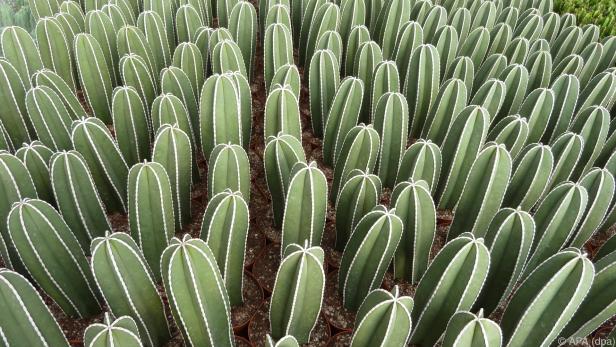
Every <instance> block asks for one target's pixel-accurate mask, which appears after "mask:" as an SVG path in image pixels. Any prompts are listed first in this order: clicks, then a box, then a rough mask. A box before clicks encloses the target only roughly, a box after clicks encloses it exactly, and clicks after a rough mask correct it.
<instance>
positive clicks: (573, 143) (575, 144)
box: [547, 131, 584, 190]
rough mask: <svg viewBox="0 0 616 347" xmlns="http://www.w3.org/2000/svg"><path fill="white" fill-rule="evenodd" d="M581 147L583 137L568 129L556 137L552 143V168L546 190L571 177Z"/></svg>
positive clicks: (580, 152) (578, 158)
mask: <svg viewBox="0 0 616 347" xmlns="http://www.w3.org/2000/svg"><path fill="white" fill-rule="evenodd" d="M583 148H584V139H583V138H582V136H580V135H578V134H575V133H572V132H569V131H568V132H566V133H564V134H562V135H561V136H559V137H558V138H556V140H555V141H554V143H553V144H552V153H553V154H554V170H553V171H552V176H551V177H550V183H549V184H548V186H547V189H548V190H551V189H552V188H553V187H555V186H556V185H558V184H559V183H561V182H564V181H567V180H568V179H569V177H571V174H572V173H573V170H574V169H575V167H576V165H577V163H578V162H579V160H580V158H581V155H582V149H583Z"/></svg>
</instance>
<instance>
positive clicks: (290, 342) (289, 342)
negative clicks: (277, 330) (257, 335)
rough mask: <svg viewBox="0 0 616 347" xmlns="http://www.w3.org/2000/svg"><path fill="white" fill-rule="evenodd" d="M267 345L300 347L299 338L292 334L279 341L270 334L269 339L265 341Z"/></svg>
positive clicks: (269, 346) (268, 346) (271, 346)
mask: <svg viewBox="0 0 616 347" xmlns="http://www.w3.org/2000/svg"><path fill="white" fill-rule="evenodd" d="M265 345H266V346H267V347H299V343H298V342H297V339H296V338H295V337H293V336H292V335H287V336H285V337H283V338H281V339H279V340H278V341H275V340H274V339H272V337H271V336H270V335H269V334H268V335H267V340H266V341H265Z"/></svg>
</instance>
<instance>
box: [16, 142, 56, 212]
mask: <svg viewBox="0 0 616 347" xmlns="http://www.w3.org/2000/svg"><path fill="white" fill-rule="evenodd" d="M53 154H54V152H53V151H52V150H51V149H50V148H49V147H47V146H45V145H44V144H43V143H42V142H40V141H33V142H31V143H27V144H24V145H23V146H22V147H21V148H19V149H18V150H17V151H16V152H15V156H16V157H17V158H19V160H21V161H22V162H23V163H24V165H25V166H26V168H27V169H28V172H29V173H30V177H32V181H33V182H34V187H36V192H37V195H38V197H39V198H40V199H41V200H45V201H47V202H48V203H50V204H53V203H54V202H55V198H54V196H53V191H52V188H51V177H50V175H49V167H50V164H51V163H50V159H51V157H52V156H53Z"/></svg>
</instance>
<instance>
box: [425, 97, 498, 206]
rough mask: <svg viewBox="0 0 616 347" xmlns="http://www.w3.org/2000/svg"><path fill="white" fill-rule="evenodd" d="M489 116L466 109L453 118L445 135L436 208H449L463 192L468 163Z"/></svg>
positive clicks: (480, 142)
mask: <svg viewBox="0 0 616 347" xmlns="http://www.w3.org/2000/svg"><path fill="white" fill-rule="evenodd" d="M489 123H490V115H489V114H488V111H487V110H486V109H485V108H483V107H480V106H468V107H466V108H465V109H464V110H462V112H460V113H459V114H458V116H457V117H456V118H455V119H454V121H453V122H452V124H451V127H450V128H449V131H448V132H447V135H446V136H445V139H444V141H443V145H442V146H441V150H442V153H443V162H442V169H441V170H442V174H441V175H442V176H441V179H440V180H439V185H438V187H437V190H436V193H435V196H436V199H435V202H437V204H438V206H439V207H440V208H453V206H455V205H456V203H457V202H458V199H459V198H460V195H461V194H462V191H463V189H464V183H465V182H466V177H467V176H468V173H469V171H470V170H471V166H472V164H473V163H472V162H471V161H470V160H469V159H467V158H475V157H476V156H477V155H478V154H479V151H480V149H481V147H482V146H483V142H484V140H485V138H486V135H487V132H488V125H489Z"/></svg>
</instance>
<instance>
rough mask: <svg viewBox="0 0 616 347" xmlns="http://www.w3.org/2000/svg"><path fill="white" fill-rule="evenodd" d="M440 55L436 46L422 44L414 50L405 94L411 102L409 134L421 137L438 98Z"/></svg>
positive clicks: (407, 73)
mask: <svg viewBox="0 0 616 347" xmlns="http://www.w3.org/2000/svg"><path fill="white" fill-rule="evenodd" d="M439 60H440V57H439V54H438V51H437V50H436V47H434V46H432V45H430V44H427V45H420V46H419V47H417V49H415V51H413V55H412V56H411V58H410V60H409V63H408V67H407V68H406V76H405V78H404V95H405V96H406V100H407V101H408V103H409V117H410V120H411V121H410V124H409V136H410V137H411V138H417V137H419V134H420V132H421V129H422V128H423V127H424V124H425V122H426V118H427V117H428V111H429V108H430V106H431V105H432V104H433V102H434V101H435V99H436V96H437V94H438V87H439V85H440V63H439Z"/></svg>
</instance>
